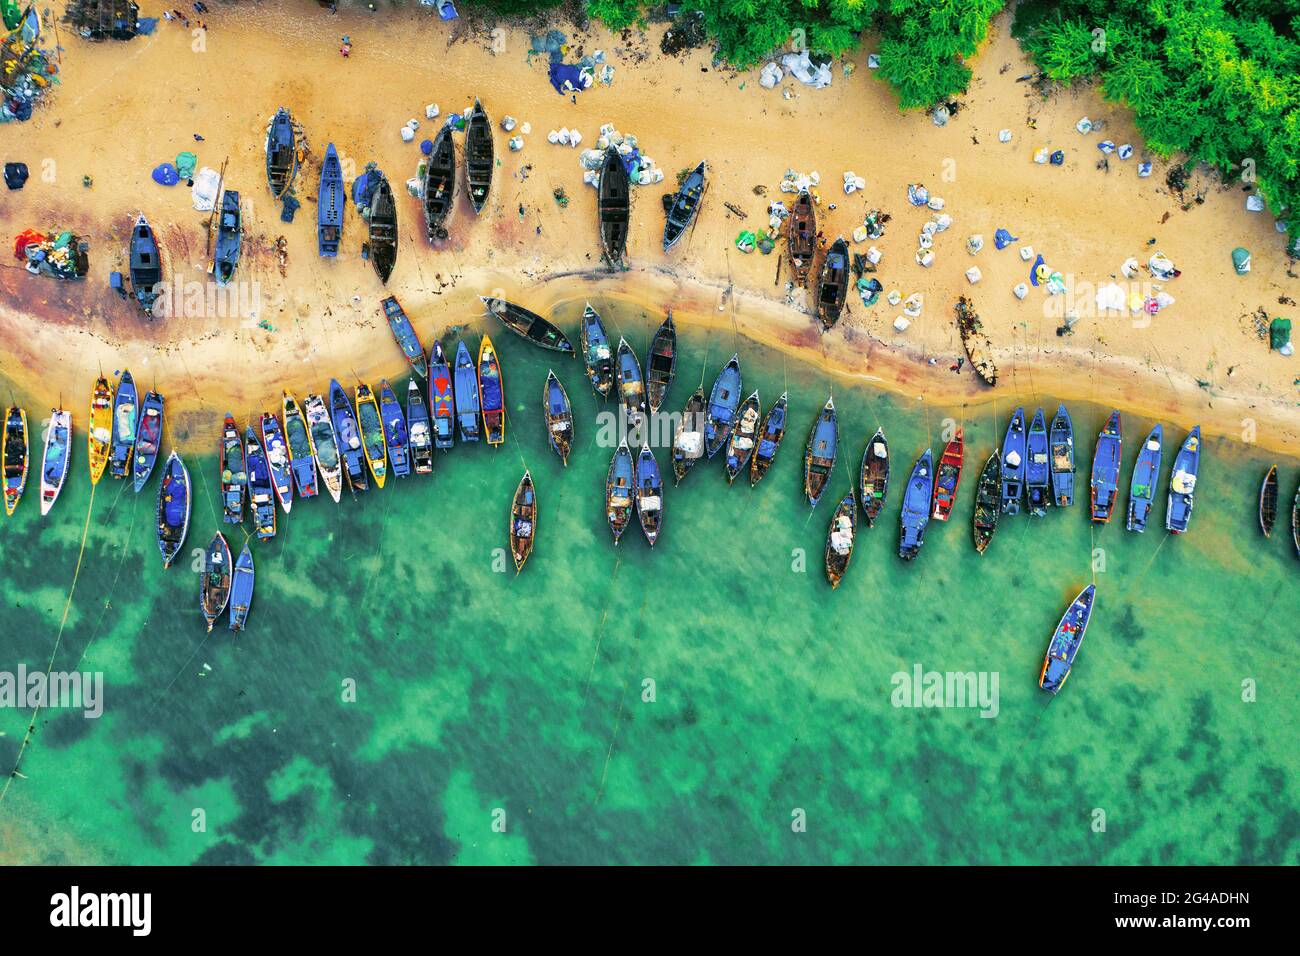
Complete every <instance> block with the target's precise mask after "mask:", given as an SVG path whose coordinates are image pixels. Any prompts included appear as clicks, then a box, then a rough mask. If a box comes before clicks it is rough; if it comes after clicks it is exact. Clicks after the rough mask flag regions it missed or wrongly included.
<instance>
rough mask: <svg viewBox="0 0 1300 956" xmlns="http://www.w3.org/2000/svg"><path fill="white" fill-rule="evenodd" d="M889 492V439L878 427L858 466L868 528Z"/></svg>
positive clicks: (859, 483) (861, 495)
mask: <svg viewBox="0 0 1300 956" xmlns="http://www.w3.org/2000/svg"><path fill="white" fill-rule="evenodd" d="M958 477H960V476H958ZM888 493H889V441H888V440H887V439H886V438H885V430H884V429H883V428H877V429H876V433H875V434H874V435H872V436H871V440H870V441H868V442H867V447H866V448H865V449H863V451H862V464H861V465H860V466H859V468H858V494H859V495H860V497H861V499H862V513H863V514H864V515H865V516H866V519H867V527H868V528H873V527H875V524H876V519H877V518H878V517H880V511H881V509H882V508H884V507H885V495H887V494H888ZM952 493H953V495H954V496H955V495H956V494H957V485H956V482H954V483H953V488H952Z"/></svg>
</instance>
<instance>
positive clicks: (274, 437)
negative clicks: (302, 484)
mask: <svg viewBox="0 0 1300 956" xmlns="http://www.w3.org/2000/svg"><path fill="white" fill-rule="evenodd" d="M260 430H261V433H262V450H263V451H265V452H266V466H267V467H268V468H269V469H271V487H272V488H273V489H274V490H275V498H276V500H277V501H278V502H280V507H281V508H283V509H284V513H285V514H288V513H289V510H290V509H291V508H292V507H293V460H292V458H290V456H289V443H288V442H287V441H285V438H284V429H282V428H281V427H280V419H278V418H277V417H276V416H275V415H274V414H272V413H271V412H263V413H262V421H261V424H260ZM304 432H305V429H304Z"/></svg>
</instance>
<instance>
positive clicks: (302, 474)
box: [281, 390, 319, 514]
mask: <svg viewBox="0 0 1300 956" xmlns="http://www.w3.org/2000/svg"><path fill="white" fill-rule="evenodd" d="M281 404H282V406H283V408H284V437H285V442H286V444H287V445H288V446H289V467H290V468H291V469H292V470H293V481H294V484H295V485H297V486H298V497H299V498H315V497H316V494H317V492H318V491H319V489H318V488H317V486H316V449H315V447H314V445H313V442H312V437H311V431H310V430H309V429H308V427H307V419H306V418H305V417H303V413H302V409H301V408H299V407H298V400H297V399H296V398H294V397H293V395H292V394H291V393H290V392H288V391H287V390H286V391H285V392H284V398H283V401H282V403H281ZM288 502H289V498H288V497H286V498H285V505H284V510H285V513H286V514H287V513H288V511H289V504H288Z"/></svg>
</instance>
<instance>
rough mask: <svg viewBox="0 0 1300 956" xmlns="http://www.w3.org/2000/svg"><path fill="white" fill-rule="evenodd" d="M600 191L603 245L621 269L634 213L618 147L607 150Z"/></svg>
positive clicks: (629, 187) (609, 260)
mask: <svg viewBox="0 0 1300 956" xmlns="http://www.w3.org/2000/svg"><path fill="white" fill-rule="evenodd" d="M597 189H598V192H599V194H600V196H599V198H598V200H597V202H596V212H597V215H598V219H599V223H600V245H601V248H602V249H603V250H604V251H605V259H606V261H608V262H609V264H610V266H612V267H614V268H619V267H621V266H622V265H623V257H624V256H625V255H626V254H627V227H628V219H629V218H630V214H631V204H632V194H631V184H630V183H629V182H628V177H627V167H626V166H625V165H624V164H623V157H622V155H620V154H619V151H618V148H617V147H615V146H610V147H609V148H607V149H606V150H605V159H604V162H603V163H601V166H600V182H599V184H598V187H597Z"/></svg>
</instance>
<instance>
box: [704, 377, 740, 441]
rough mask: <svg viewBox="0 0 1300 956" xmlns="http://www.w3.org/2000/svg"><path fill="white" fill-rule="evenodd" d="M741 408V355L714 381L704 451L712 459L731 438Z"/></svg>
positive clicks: (705, 429)
mask: <svg viewBox="0 0 1300 956" xmlns="http://www.w3.org/2000/svg"><path fill="white" fill-rule="evenodd" d="M739 407H740V355H739V354H737V355H733V356H732V357H731V358H730V359H728V361H727V364H726V365H724V366H723V367H722V371H721V372H719V373H718V377H717V378H715V379H714V380H713V390H712V391H711V392H710V393H709V408H708V413H707V415H706V416H705V419H704V451H705V454H707V455H708V456H709V457H710V458H712V457H713V456H714V455H716V454H717V453H718V452H719V451H721V450H722V448H723V446H724V445H726V444H727V439H728V438H730V437H731V428H732V426H733V425H734V424H735V420H736V409H737V408H739Z"/></svg>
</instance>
